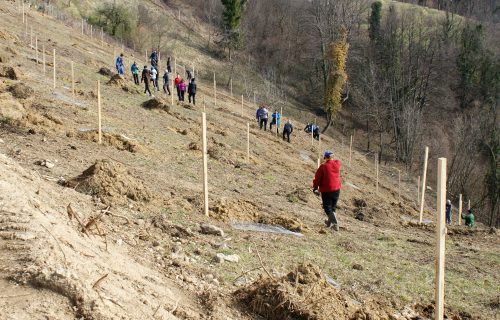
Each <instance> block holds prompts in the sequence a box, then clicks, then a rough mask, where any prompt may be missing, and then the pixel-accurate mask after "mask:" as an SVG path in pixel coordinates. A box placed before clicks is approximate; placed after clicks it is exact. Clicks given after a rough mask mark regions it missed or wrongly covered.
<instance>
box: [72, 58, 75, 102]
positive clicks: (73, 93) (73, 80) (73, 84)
mask: <svg viewBox="0 0 500 320" xmlns="http://www.w3.org/2000/svg"><path fill="white" fill-rule="evenodd" d="M71 94H72V95H73V98H74V97H75V66H74V63H73V61H71Z"/></svg>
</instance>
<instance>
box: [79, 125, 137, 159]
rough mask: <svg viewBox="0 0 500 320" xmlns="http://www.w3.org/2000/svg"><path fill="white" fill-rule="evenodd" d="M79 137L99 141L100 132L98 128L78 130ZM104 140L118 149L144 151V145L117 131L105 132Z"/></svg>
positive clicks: (133, 151)
mask: <svg viewBox="0 0 500 320" xmlns="http://www.w3.org/2000/svg"><path fill="white" fill-rule="evenodd" d="M77 137H78V138H79V139H82V140H90V141H93V142H98V141H99V133H98V131H97V130H90V131H84V132H78V134H77ZM102 141H103V143H104V144H106V145H109V146H113V147H115V148H116V149H118V150H122V151H128V152H132V153H138V152H142V151H144V149H143V147H142V146H141V145H140V144H139V143H137V142H135V141H134V140H130V139H127V138H125V137H124V136H122V135H119V134H116V133H103V134H102Z"/></svg>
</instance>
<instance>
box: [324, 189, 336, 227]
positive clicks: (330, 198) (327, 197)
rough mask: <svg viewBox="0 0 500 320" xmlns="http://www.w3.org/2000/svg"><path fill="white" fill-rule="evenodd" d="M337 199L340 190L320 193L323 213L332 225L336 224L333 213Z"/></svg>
mask: <svg viewBox="0 0 500 320" xmlns="http://www.w3.org/2000/svg"><path fill="white" fill-rule="evenodd" d="M339 197H340V190H337V191H334V192H322V193H321V200H323V209H324V210H325V213H326V215H327V216H328V218H329V219H330V221H331V222H332V224H338V222H337V215H336V214H335V211H336V210H337V202H338V201H339Z"/></svg>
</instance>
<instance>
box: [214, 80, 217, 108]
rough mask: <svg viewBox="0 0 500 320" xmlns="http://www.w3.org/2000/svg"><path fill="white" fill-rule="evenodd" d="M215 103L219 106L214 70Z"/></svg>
mask: <svg viewBox="0 0 500 320" xmlns="http://www.w3.org/2000/svg"><path fill="white" fill-rule="evenodd" d="M214 105H215V106H217V82H216V81H215V72H214Z"/></svg>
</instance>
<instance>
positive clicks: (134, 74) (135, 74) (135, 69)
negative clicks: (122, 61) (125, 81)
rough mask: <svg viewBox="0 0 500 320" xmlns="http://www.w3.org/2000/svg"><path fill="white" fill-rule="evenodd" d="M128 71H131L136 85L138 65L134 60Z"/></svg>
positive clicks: (137, 82) (137, 81)
mask: <svg viewBox="0 0 500 320" xmlns="http://www.w3.org/2000/svg"><path fill="white" fill-rule="evenodd" d="M130 71H131V72H132V75H133V76H134V83H135V84H136V85H138V84H139V66H138V65H137V63H136V62H135V61H134V63H133V64H132V67H130Z"/></svg>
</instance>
